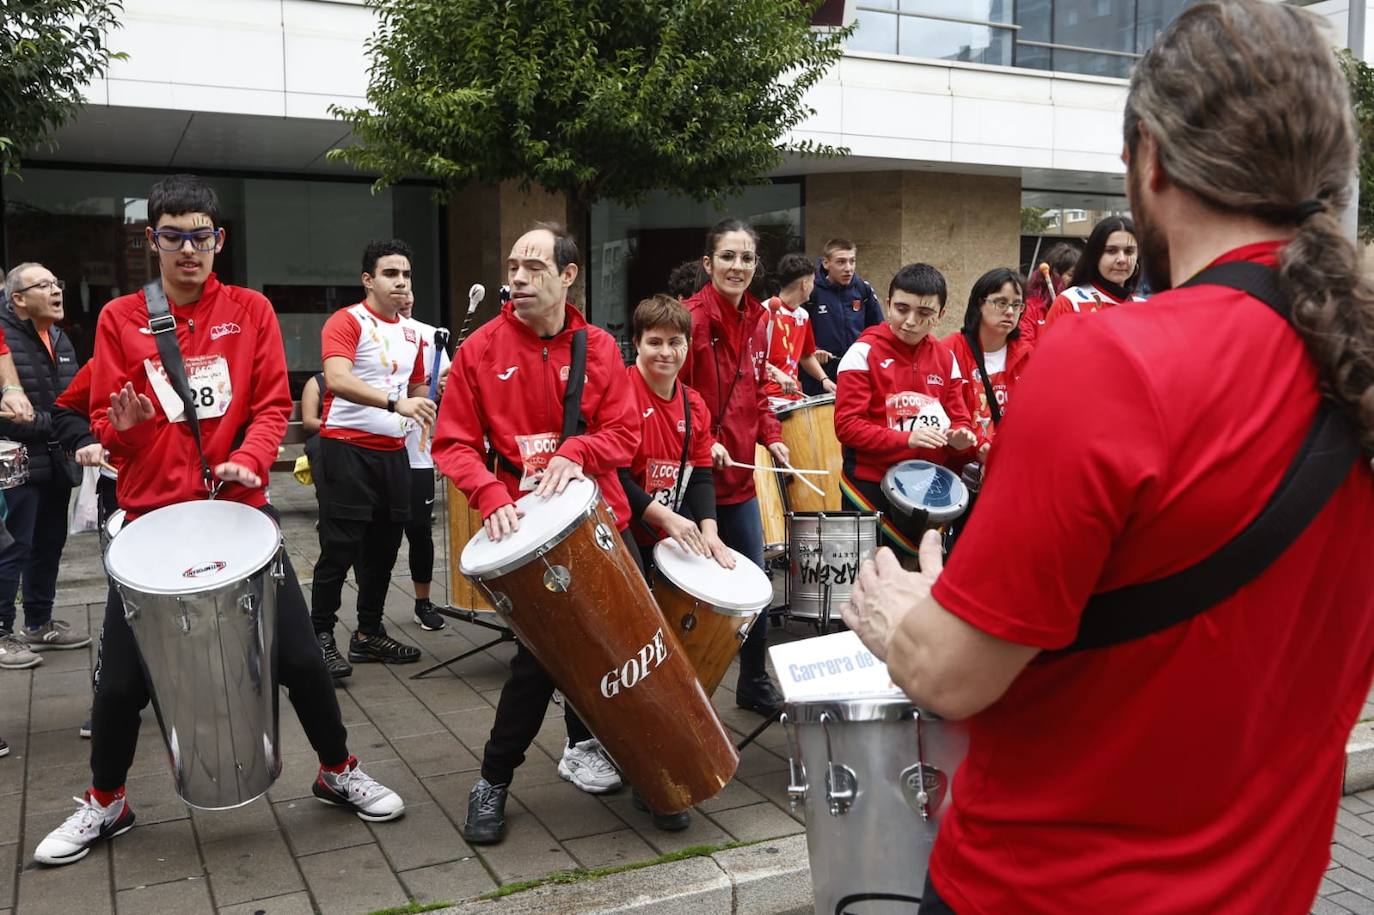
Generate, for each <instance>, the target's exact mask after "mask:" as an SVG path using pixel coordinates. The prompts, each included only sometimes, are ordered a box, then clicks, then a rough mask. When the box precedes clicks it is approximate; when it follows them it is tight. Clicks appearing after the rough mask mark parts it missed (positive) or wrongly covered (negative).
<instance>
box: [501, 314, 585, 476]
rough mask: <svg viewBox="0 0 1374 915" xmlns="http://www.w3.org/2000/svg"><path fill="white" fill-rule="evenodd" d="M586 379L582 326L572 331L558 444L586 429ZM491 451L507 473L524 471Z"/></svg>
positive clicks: (516, 474) (519, 473) (583, 331)
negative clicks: (584, 397)
mask: <svg viewBox="0 0 1374 915" xmlns="http://www.w3.org/2000/svg"><path fill="white" fill-rule="evenodd" d="M586 381H587V330H586V328H583V329H581V330H578V331H574V332H573V338H572V362H571V364H570V365H569V366H568V386H567V387H566V388H564V389H563V428H562V430H561V431H562V434H561V436H560V438H559V439H558V443H559V444H560V445H561V444H562V443H563V442H565V441H567V440H568V439H570V438H572V437H573V436H574V435H582V434H584V433H586V431H587V420H586V419H585V418H584V417H583V416H582V388H583V386H584V385H585V384H586ZM491 453H492V454H493V455H495V460H496V465H497V466H498V467H500V468H501V469H503V470H505V471H506V472H507V473H510V474H514V475H515V476H517V477H518V476H520V475H521V474H522V473H524V471H523V470H521V469H520V468H519V467H516V466H515V464H514V462H512V461H511V460H510V459H509V458H507V457H506V456H505V455H504V454H502V453H501V452H499V451H497V450H496V449H495V448H492V449H491Z"/></svg>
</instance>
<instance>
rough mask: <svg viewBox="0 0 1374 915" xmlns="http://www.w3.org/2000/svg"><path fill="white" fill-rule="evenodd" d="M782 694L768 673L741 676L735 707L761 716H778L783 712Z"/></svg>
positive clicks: (737, 687) (736, 690) (736, 689)
mask: <svg viewBox="0 0 1374 915" xmlns="http://www.w3.org/2000/svg"><path fill="white" fill-rule="evenodd" d="M782 703H783V698H782V693H780V692H778V687H777V686H776V685H775V684H774V683H773V678H772V677H770V676H768V674H767V673H761V674H757V675H755V676H752V677H745V676H744V675H743V674H741V675H740V678H739V683H738V685H737V686H736V688H735V705H738V706H739V707H740V708H742V709H748V710H749V711H751V712H758V713H759V714H760V715H768V716H771V715H776V714H777V713H778V712H780V711H781V710H782Z"/></svg>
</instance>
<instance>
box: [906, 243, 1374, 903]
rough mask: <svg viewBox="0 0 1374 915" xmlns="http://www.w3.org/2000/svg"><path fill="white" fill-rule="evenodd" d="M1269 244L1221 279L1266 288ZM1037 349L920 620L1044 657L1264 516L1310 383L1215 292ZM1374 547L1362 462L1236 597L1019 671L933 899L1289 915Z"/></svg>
mask: <svg viewBox="0 0 1374 915" xmlns="http://www.w3.org/2000/svg"><path fill="white" fill-rule="evenodd" d="M1278 245H1279V243H1277V242H1270V243H1266V244H1260V245H1251V246H1248V247H1245V248H1241V249H1238V250H1236V251H1233V252H1231V253H1230V254H1228V255H1226V256H1225V257H1224V258H1222V260H1241V259H1254V260H1265V259H1267V260H1268V262H1269V263H1272V262H1273V259H1274V256H1275V253H1274V252H1275V251H1276V249H1277V247H1278ZM1039 348H1040V349H1041V350H1043V352H1041V353H1039V354H1037V355H1036V357H1035V358H1034V359H1033V360H1031V364H1030V367H1029V369H1028V371H1027V372H1026V374H1025V376H1024V377H1023V378H1022V380H1021V382H1020V387H1019V388H1018V389H1017V395H1016V409H1015V410H1014V411H1011V412H1010V413H1008V415H1007V418H1006V421H1005V422H1003V423H1002V425H1001V427H1000V428H999V430H998V439H997V441H998V444H997V447H998V451H999V457H998V460H996V461H994V462H993V464H992V466H991V469H990V472H989V474H988V479H987V484H986V485H985V487H984V489H983V491H982V494H981V495H980V496H979V503H978V510H977V512H975V513H974V515H973V518H972V520H971V522H970V524H969V526H968V527H967V528H966V529H965V530H964V532H963V534H962V535H961V537H960V540H959V551H958V552H957V553H955V554H954V555H953V557H952V558H951V561H950V565H949V567H948V568H947V569H945V571H944V573H943V574H942V575H941V576H940V579H939V580H938V581H937V582H936V585H935V588H934V592H933V593H934V596H935V598H936V599H937V600H938V601H939V602H940V603H941V604H942V605H943V606H945V607H946V608H948V609H949V610H950V611H951V612H953V613H954V614H956V615H957V616H959V617H960V618H962V619H964V620H965V621H967V622H969V623H970V624H972V625H973V626H976V627H977V628H978V629H980V630H982V631H984V632H988V633H991V634H992V635H994V636H996V637H998V638H1001V639H1005V640H1008V641H1012V642H1017V643H1021V644H1026V645H1033V646H1037V647H1040V648H1044V649H1054V648H1059V647H1062V646H1064V645H1067V644H1068V643H1069V642H1070V641H1072V640H1073V638H1074V637H1075V635H1076V632H1077V628H1078V623H1079V618H1080V615H1081V612H1082V607H1083V606H1084V604H1085V603H1086V601H1087V600H1088V598H1089V596H1090V595H1092V594H1095V593H1099V592H1103V591H1108V590H1112V589H1115V588H1119V587H1122V586H1124V585H1128V584H1132V583H1136V582H1142V581H1148V580H1152V579H1156V578H1160V577H1163V576H1166V575H1169V574H1172V573H1174V572H1177V571H1179V570H1181V569H1183V568H1186V567H1188V566H1191V565H1193V564H1194V563H1196V562H1197V561H1199V560H1201V559H1203V558H1204V557H1206V556H1207V555H1209V554H1211V553H1213V552H1214V551H1215V550H1216V549H1217V548H1219V547H1220V546H1222V545H1223V544H1224V543H1226V542H1227V541H1229V540H1230V539H1231V538H1232V537H1234V536H1235V535H1236V534H1237V533H1238V532H1239V531H1240V530H1241V529H1242V528H1243V527H1244V526H1245V525H1246V524H1248V523H1249V522H1250V521H1251V520H1252V519H1253V518H1254V517H1255V516H1256V515H1257V514H1258V512H1259V510H1260V508H1261V507H1262V506H1263V504H1264V503H1265V501H1266V500H1267V499H1268V498H1269V496H1270V495H1271V494H1272V492H1273V490H1274V489H1275V487H1276V486H1277V485H1278V482H1279V480H1280V478H1281V477H1282V475H1283V474H1284V471H1285V470H1286V469H1287V467H1288V465H1289V463H1290V462H1291V460H1292V458H1293V456H1294V455H1295V454H1296V452H1297V450H1298V446H1299V444H1300V442H1301V441H1302V439H1303V438H1304V436H1305V435H1306V433H1307V431H1308V428H1309V426H1310V424H1311V422H1312V418H1313V415H1314V411H1315V409H1316V405H1317V400H1318V384H1317V374H1316V369H1315V366H1314V365H1313V363H1312V361H1311V360H1310V359H1309V358H1308V355H1307V352H1306V348H1305V347H1304V345H1303V343H1302V341H1301V340H1300V339H1299V337H1298V335H1297V334H1296V333H1295V332H1294V331H1293V330H1292V329H1291V328H1290V327H1289V326H1287V325H1286V323H1285V322H1284V320H1283V319H1282V318H1281V317H1279V316H1278V315H1277V314H1276V313H1274V312H1273V311H1272V310H1271V309H1269V308H1268V307H1267V306H1265V305H1263V304H1262V303H1260V302H1257V301H1255V300H1254V299H1251V298H1250V297H1248V296H1247V295H1245V294H1244V293H1241V292H1237V291H1234V290H1231V289H1227V288H1223V287H1220V286H1201V287H1196V288H1189V289H1182V290H1176V291H1172V292H1166V293H1162V294H1160V295H1158V296H1156V297H1154V298H1153V299H1151V301H1150V307H1149V308H1121V309H1112V310H1110V311H1108V312H1105V313H1103V314H1099V315H1098V316H1097V317H1096V318H1095V319H1094V320H1091V321H1071V322H1068V323H1067V326H1065V327H1063V328H1061V329H1060V330H1057V331H1056V332H1055V333H1053V334H1050V335H1049V336H1048V337H1047V338H1046V339H1045V340H1044V341H1043V342H1042V343H1041V344H1040V346H1039ZM1066 418H1067V419H1066ZM1047 454H1048V455H1053V459H1052V460H1050V461H1048V462H1046V461H1045V460H1044V457H1045V455H1047ZM1018 458H1019V459H1018ZM1371 542H1374V475H1371V473H1370V468H1369V465H1368V464H1367V463H1366V462H1364V461H1361V462H1359V463H1358V465H1357V466H1355V467H1352V469H1351V471H1350V473H1349V476H1348V478H1347V479H1346V481H1345V483H1344V484H1343V486H1342V488H1341V490H1340V491H1339V492H1338V493H1337V494H1336V496H1335V497H1334V498H1333V499H1332V500H1331V502H1330V503H1329V504H1328V505H1327V506H1326V507H1325V508H1324V509H1323V510H1322V512H1321V514H1320V515H1319V516H1318V517H1317V519H1316V520H1315V521H1314V522H1313V523H1312V525H1311V526H1310V527H1309V528H1308V529H1307V530H1306V531H1305V532H1304V533H1303V534H1302V535H1301V536H1300V537H1299V539H1298V540H1297V542H1296V543H1295V544H1294V545H1293V546H1292V547H1291V548H1290V549H1289V550H1288V551H1287V552H1286V553H1284V555H1283V556H1282V557H1280V558H1279V559H1278V561H1277V562H1275V563H1274V564H1273V565H1272V566H1271V567H1270V568H1269V569H1267V570H1266V571H1265V572H1264V573H1263V574H1262V575H1261V576H1260V577H1259V578H1258V579H1257V580H1256V581H1255V582H1253V583H1252V584H1250V585H1249V586H1248V587H1246V588H1244V589H1242V590H1241V591H1240V592H1239V593H1238V594H1236V595H1235V596H1234V597H1232V598H1230V599H1228V600H1226V601H1224V602H1222V603H1221V604H1219V605H1217V606H1216V607H1213V608H1212V609H1210V610H1209V611H1207V612H1206V613H1203V614H1202V615H1200V616H1198V617H1196V618H1194V619H1193V620H1190V621H1188V622H1186V623H1181V624H1179V625H1177V626H1174V627H1172V628H1169V629H1167V630H1164V631H1163V632H1159V633H1156V634H1154V635H1152V636H1149V637H1148V638H1144V639H1140V640H1137V641H1134V642H1129V643H1126V644H1124V645H1119V646H1116V647H1111V648H1104V649H1098V650H1094V651H1086V652H1082V653H1078V654H1074V655H1069V656H1064V657H1048V656H1041V657H1039V658H1037V659H1036V661H1034V662H1032V663H1031V664H1030V665H1029V666H1028V667H1027V668H1026V669H1025V670H1024V671H1023V672H1022V673H1021V674H1020V675H1019V676H1018V677H1017V678H1016V680H1015V681H1014V682H1013V683H1012V685H1011V687H1010V688H1009V689H1008V690H1007V692H1006V694H1005V695H1003V696H1002V697H1001V698H1000V699H999V700H998V701H997V702H995V703H993V705H991V706H990V707H988V708H987V709H985V710H983V711H982V712H980V713H978V714H977V715H975V716H973V717H972V718H971V719H969V722H968V724H969V729H970V748H969V755H968V758H967V760H966V761H965V762H964V764H963V766H962V767H961V768H960V770H959V773H958V775H957V776H956V777H955V781H954V790H953V798H954V800H953V806H952V808H951V810H950V811H949V812H948V814H947V815H946V817H945V818H944V821H943V823H942V825H941V831H940V836H939V839H938V840H937V842H936V845H935V851H934V854H933V856H932V859H931V873H932V875H933V879H934V881H935V885H936V888H937V889H938V890H939V892H940V894H941V896H942V897H943V898H944V899H945V900H946V901H947V902H948V903H949V904H950V906H951V907H952V908H953V909H954V910H955V911H957V912H959V913H961V915H972V913H980V912H991V913H1003V912H1017V913H1033V912H1054V913H1060V912H1131V913H1142V912H1144V913H1153V912H1158V913H1170V915H1173V913H1182V912H1190V913H1191V912H1197V913H1215V912H1244V913H1251V912H1264V913H1284V912H1291V913H1305V912H1307V911H1308V908H1309V907H1310V905H1311V903H1312V899H1313V896H1314V895H1315V893H1316V891H1317V885H1318V882H1319V881H1320V879H1321V876H1322V873H1323V871H1324V869H1325V868H1326V865H1327V862H1328V860H1329V843H1330V841H1331V834H1332V824H1333V821H1334V819H1335V814H1336V805H1337V801H1338V800H1339V798H1340V793H1341V782H1342V775H1343V770H1344V762H1345V754H1344V748H1345V741H1346V738H1347V737H1348V735H1349V733H1350V729H1351V727H1352V726H1353V725H1354V723H1355V720H1356V717H1357V715H1358V713H1359V710H1360V707H1361V704H1362V702H1363V701H1364V698H1365V695H1366V693H1367V691H1368V689H1369V685H1370V679H1371V674H1372V673H1374V563H1370V562H1369V544H1370V543H1371ZM1008 544H1015V549H1012V550H1008Z"/></svg>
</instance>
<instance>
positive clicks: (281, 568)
mask: <svg viewBox="0 0 1374 915" xmlns="http://www.w3.org/2000/svg"><path fill="white" fill-rule="evenodd" d="M272 577H273V578H274V579H276V582H277V584H278V585H282V584H285V583H286V552H285V551H284V550H283V551H282V552H280V553H278V554H277V561H276V562H274V563H273V564H272Z"/></svg>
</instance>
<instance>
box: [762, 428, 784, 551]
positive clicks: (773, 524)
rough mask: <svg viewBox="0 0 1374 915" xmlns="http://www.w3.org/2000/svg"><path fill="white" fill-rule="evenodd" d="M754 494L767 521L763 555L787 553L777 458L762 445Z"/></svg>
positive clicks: (764, 532) (764, 519)
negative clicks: (775, 459)
mask: <svg viewBox="0 0 1374 915" xmlns="http://www.w3.org/2000/svg"><path fill="white" fill-rule="evenodd" d="M754 466H755V467H758V468H760V469H758V470H755V471H754V492H755V493H756V494H757V496H758V500H759V517H760V518H761V519H762V521H763V556H764V558H765V559H771V558H773V557H774V556H781V555H782V554H783V553H785V552H786V551H787V518H786V517H785V511H786V510H785V509H784V508H783V505H782V483H781V481H780V480H779V479H778V477H780V476H782V474H779V473H774V472H773V471H772V470H771V469H770V468H772V467H773V466H774V464H773V455H771V454H769V453H768V449H767V448H765V447H763V446H762V445H755V446H754Z"/></svg>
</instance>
